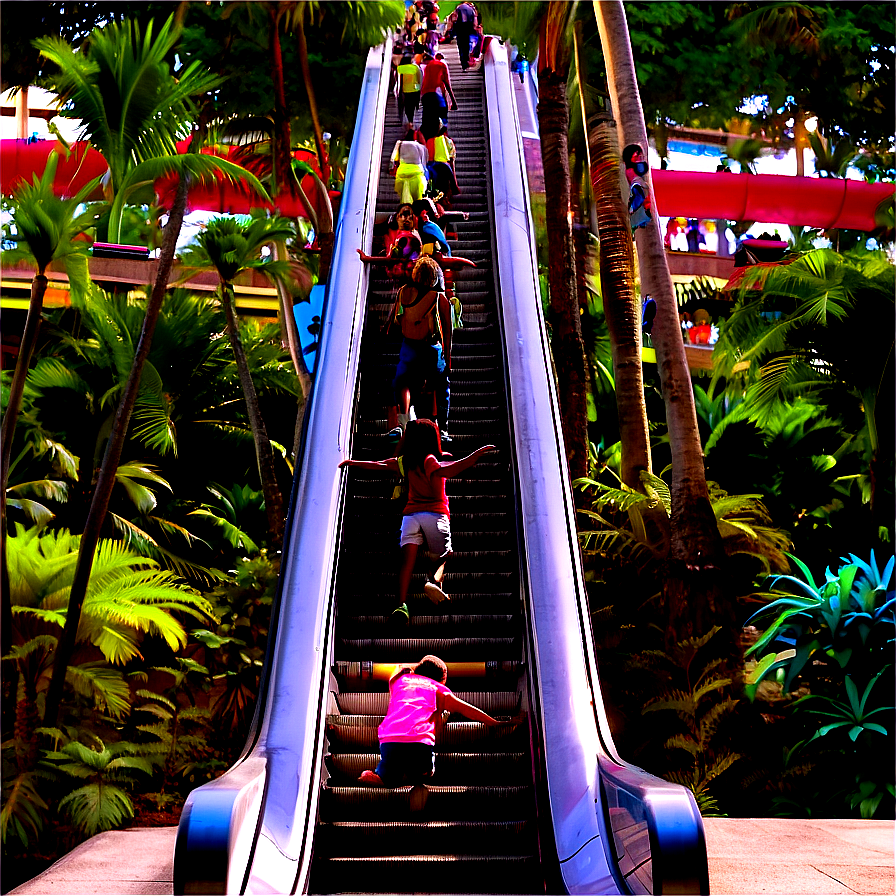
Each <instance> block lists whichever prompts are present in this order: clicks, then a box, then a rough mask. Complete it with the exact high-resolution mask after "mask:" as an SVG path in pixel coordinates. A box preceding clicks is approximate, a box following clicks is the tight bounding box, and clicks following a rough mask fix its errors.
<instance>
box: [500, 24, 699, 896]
mask: <svg viewBox="0 0 896 896" xmlns="http://www.w3.org/2000/svg"><path fill="white" fill-rule="evenodd" d="M485 80H486V92H487V96H488V108H489V138H490V145H491V153H492V183H493V191H494V209H495V228H496V232H495V240H496V248H497V258H496V262H497V267H498V270H499V272H500V276H501V280H500V284H501V302H500V303H499V304H500V309H501V314H502V316H503V330H504V337H505V352H506V358H507V365H508V380H509V383H510V390H509V391H510V396H509V398H510V404H511V417H512V428H513V442H514V446H515V451H516V461H517V466H518V477H519V483H520V505H521V512H522V533H523V543H524V544H523V549H524V562H525V563H526V571H527V576H528V581H529V592H530V624H531V626H532V628H533V633H532V634H533V638H532V640H533V643H534V653H535V658H534V659H535V662H536V664H537V686H538V688H539V693H540V706H541V718H540V722H541V730H542V734H543V739H544V756H545V764H546V775H547V788H548V791H549V795H550V807H549V811H550V813H551V820H552V827H553V834H554V840H555V845H556V849H557V854H558V857H559V859H560V863H561V873H562V876H563V881H564V884H565V886H566V888H567V891H568V892H570V893H594V892H599V893H610V892H633V893H639V892H640V893H650V892H652V893H701V892H704V893H705V892H708V872H707V871H706V868H707V860H706V847H705V840H704V834H703V826H702V820H701V818H700V815H699V812H698V811H697V808H696V803H695V802H694V798H693V795H692V794H691V792H690V791H689V790H687V788H684V787H680V786H678V785H675V784H670V783H668V782H666V781H662V780H660V779H658V778H656V777H655V776H653V775H650V774H648V773H646V772H644V771H642V770H641V769H638V768H636V767H634V766H632V765H629V764H627V763H625V762H623V760H621V759H620V758H619V757H618V755H617V752H616V748H615V746H614V744H613V739H612V735H611V733H610V727H609V722H608V719H607V715H606V710H605V707H604V705H603V700H602V697H601V694H600V684H599V680H598V674H597V663H596V659H595V654H594V644H593V638H592V633H591V626H590V619H589V613H588V601H587V594H586V591H585V585H584V576H583V572H582V568H581V555H580V551H579V548H578V542H577V535H576V525H575V518H574V509H573V508H574V505H573V501H572V495H571V491H570V485H569V474H568V471H567V467H566V455H565V451H564V449H563V435H562V431H561V427H560V417H559V410H558V408H559V405H558V401H557V396H556V393H555V388H554V383H553V379H552V377H551V376H550V370H551V362H550V348H549V345H548V340H547V334H546V330H545V326H544V320H543V317H542V313H541V303H540V300H539V293H538V286H537V284H538V271H537V268H536V262H535V246H534V227H533V225H532V219H531V212H530V206H529V195H528V185H527V181H526V176H525V163H524V159H523V149H522V144H521V140H520V132H519V121H518V117H517V111H516V106H515V103H514V99H513V95H512V92H511V86H510V83H511V82H510V73H509V66H508V65H507V54H506V49H504V48H503V47H501V46H500V45H499V44H498V42H497V41H495V40H493V41H491V42H490V45H489V48H488V50H487V53H486V70H485ZM621 804H625V806H626V807H627V808H628V809H629V810H631V809H632V808H633V807H635V806H637V809H636V810H635V811H634V812H630V814H631V815H636V816H637V817H638V820H637V822H636V824H635V827H634V828H631V827H630V828H629V829H627V832H625V831H623V830H622V829H621V827H620V825H621V824H625V823H628V821H629V819H627V817H626V815H625V813H619V812H615V813H614V812H613V810H614V809H618V808H619V805H621Z"/></svg>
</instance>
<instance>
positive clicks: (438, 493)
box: [339, 420, 497, 624]
mask: <svg viewBox="0 0 896 896" xmlns="http://www.w3.org/2000/svg"><path fill="white" fill-rule="evenodd" d="M490 451H497V448H495V446H494V445H483V446H482V447H481V448H477V449H476V450H475V451H474V452H473V453H472V454H468V455H467V456H466V457H462V458H461V459H460V460H452V461H443V460H441V458H442V456H443V455H442V443H441V440H440V439H439V428H438V426H436V424H435V423H433V422H432V421H431V420H411V421H410V422H409V423H408V425H407V428H406V429H405V433H404V437H403V438H402V440H401V443H400V444H399V447H398V454H397V455H396V456H395V457H389V458H386V459H385V460H344V461H342V463H340V464H339V466H340V468H343V467H359V468H360V469H362V470H372V471H376V472H382V473H386V474H388V475H391V476H395V475H401V476H405V477H406V478H407V483H408V500H407V504H406V505H405V508H404V514H403V516H402V519H401V537H400V540H399V545H400V547H401V565H400V567H399V571H398V606H397V607H396V608H395V609H394V610H393V611H392V621H393V622H396V623H399V624H407V622H408V621H409V619H410V615H409V613H408V605H407V596H408V588H409V587H410V584H411V576H412V575H413V573H414V566H415V565H416V562H417V552H418V551H419V549H420V547H421V546H425V549H426V558H427V559H428V561H429V564H430V571H429V573H428V575H427V578H428V579H429V581H427V582H426V584H425V585H424V586H423V593H424V594H425V595H426V596H427V597H428V598H429V599H430V600H431V601H432V602H433V603H435V604H438V603H441V602H442V601H444V600H450V598H449V597H448V595H447V594H446V593H445V592H444V591H443V590H442V581H443V578H444V575H445V565H446V564H447V562H448V560H449V558H450V557H451V518H450V510H449V507H448V497H447V496H446V494H445V480H446V479H450V478H451V477H452V476H457V475H459V474H460V473H463V472H464V471H465V470H468V469H469V468H470V467H472V466H473V465H474V464H475V463H476V462H477V461H478V460H479V458H480V457H482V455H483V454H487V453H488V452H490Z"/></svg>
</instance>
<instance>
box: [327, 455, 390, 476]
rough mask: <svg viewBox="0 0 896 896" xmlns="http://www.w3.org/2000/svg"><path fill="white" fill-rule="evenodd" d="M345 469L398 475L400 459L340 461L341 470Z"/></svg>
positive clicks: (348, 459)
mask: <svg viewBox="0 0 896 896" xmlns="http://www.w3.org/2000/svg"><path fill="white" fill-rule="evenodd" d="M344 467H357V468H358V469H360V470H374V471H377V472H380V473H383V472H388V473H398V472H399V469H398V458H397V457H387V458H386V459H385V460H351V459H350V458H347V459H346V460H343V461H340V463H339V469H340V470H341V469H343V468H344Z"/></svg>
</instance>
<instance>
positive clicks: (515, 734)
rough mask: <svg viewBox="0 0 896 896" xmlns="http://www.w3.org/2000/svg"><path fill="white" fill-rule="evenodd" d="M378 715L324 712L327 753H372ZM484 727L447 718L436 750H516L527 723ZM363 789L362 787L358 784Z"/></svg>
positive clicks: (523, 738) (525, 743)
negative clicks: (327, 713) (328, 746)
mask: <svg viewBox="0 0 896 896" xmlns="http://www.w3.org/2000/svg"><path fill="white" fill-rule="evenodd" d="M382 721H383V719H382V717H381V716H345V715H342V716H340V715H330V716H327V738H328V739H329V742H330V752H331V753H375V752H377V751H378V750H379V748H380V742H379V738H378V737H377V728H378V727H379V724H380V722H382ZM499 721H500V724H499V725H492V726H491V727H488V728H487V727H486V726H485V725H483V724H482V723H481V722H467V721H464V722H448V724H447V725H445V727H444V728H443V729H442V735H441V737H440V739H439V742H438V743H437V744H436V754H439V753H443V752H445V753H458V752H471V751H473V750H475V751H477V752H478V751H481V752H485V753H506V752H516V751H517V750H521V749H525V748H526V747H527V746H528V737H529V728H528V725H527V724H525V723H523V722H521V721H519V720H514V721H503V720H499ZM358 789H360V790H364V789H365V788H358Z"/></svg>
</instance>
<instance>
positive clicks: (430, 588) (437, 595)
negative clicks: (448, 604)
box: [423, 582, 451, 604]
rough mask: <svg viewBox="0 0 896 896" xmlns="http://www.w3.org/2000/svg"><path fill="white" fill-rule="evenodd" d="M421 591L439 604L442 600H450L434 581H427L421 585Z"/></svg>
mask: <svg viewBox="0 0 896 896" xmlns="http://www.w3.org/2000/svg"><path fill="white" fill-rule="evenodd" d="M423 593H424V594H425V595H426V596H427V597H428V598H429V599H430V600H431V601H432V602H433V603H434V604H440V603H441V602H442V601H443V600H451V598H450V597H448V595H447V594H445V592H444V591H442V589H441V588H439V586H438V585H436V584H435V583H434V582H427V583H426V584H425V585H424V586H423Z"/></svg>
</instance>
